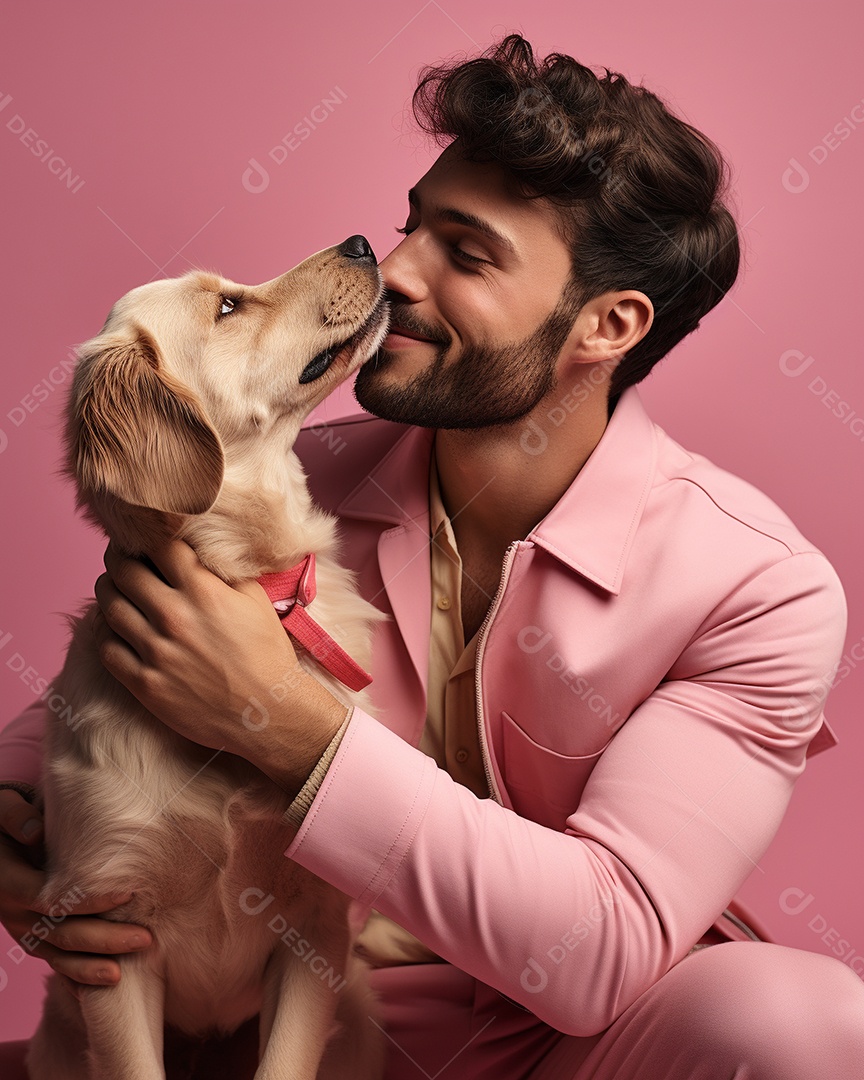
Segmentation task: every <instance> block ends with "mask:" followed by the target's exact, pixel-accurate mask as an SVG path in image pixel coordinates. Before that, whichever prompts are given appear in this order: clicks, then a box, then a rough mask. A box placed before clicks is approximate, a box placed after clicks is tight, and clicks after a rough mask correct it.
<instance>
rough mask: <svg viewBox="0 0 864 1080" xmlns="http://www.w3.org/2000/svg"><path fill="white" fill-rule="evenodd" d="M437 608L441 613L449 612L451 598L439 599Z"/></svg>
mask: <svg viewBox="0 0 864 1080" xmlns="http://www.w3.org/2000/svg"><path fill="white" fill-rule="evenodd" d="M437 607H438V609H439V610H440V611H449V610H450V597H449V596H439V597H438V604H437Z"/></svg>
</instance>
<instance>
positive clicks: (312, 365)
mask: <svg viewBox="0 0 864 1080" xmlns="http://www.w3.org/2000/svg"><path fill="white" fill-rule="evenodd" d="M387 310H388V308H387V302H386V301H385V300H384V299H383V297H382V299H380V300H379V301H378V303H377V304H376V305H375V307H374V308H373V310H372V314H371V315H370V316H369V318H368V319H367V320H366V322H365V323H363V325H362V326H361V327H360V329H359V330H355V331H354V333H353V334H352V335H351V337H349V338H347V339H346V340H345V341H343V342H342V343H341V344H339V345H331V346H330V347H329V348H327V349H322V350H321V352H320V353H318V355H317V356H314V357H313V358H312V359H311V360H310V361H309V363H308V364H307V365H306V367H305V368H303V370H302V371H301V372H300V379H299V381H300V382H301V383H311V382H315V380H316V379H320V378H321V376H322V375H323V374H324V373H325V372H327V371H328V370H329V369H330V367H331V366H332V364H333V361H334V360H336V358H337V357H338V356H339V354H340V353H342V352H343V351H344V350H346V349H348V350H351V351H353V350H354V349H355V348H356V347H358V346H359V345H361V344H362V342H363V339H364V338H365V337H366V336H367V334H370V332H372V331H375V330H377V329H378V327H379V325H380V323H381V320H382V319H383V318H385V317H386V315H387Z"/></svg>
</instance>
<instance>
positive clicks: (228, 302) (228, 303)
mask: <svg viewBox="0 0 864 1080" xmlns="http://www.w3.org/2000/svg"><path fill="white" fill-rule="evenodd" d="M235 307H237V301H236V300H232V299H231V297H230V296H223V297H222V307H221V308H219V314H220V315H230V314H231V312H232V311H233V310H234V308H235Z"/></svg>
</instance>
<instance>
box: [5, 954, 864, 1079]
mask: <svg viewBox="0 0 864 1080" xmlns="http://www.w3.org/2000/svg"><path fill="white" fill-rule="evenodd" d="M372 981H373V985H374V987H375V989H376V991H377V993H378V996H379V999H380V1013H379V1016H378V1023H379V1024H380V1025H381V1026H382V1027H383V1029H384V1031H385V1032H386V1046H387V1063H386V1070H385V1074H384V1078H383V1080H418V1078H420V1077H424V1076H425V1077H430V1078H431V1077H434V1078H436V1080H647V1078H650V1080H659V1078H661V1077H662V1078H663V1080H813V1078H814V1077H830V1080H860V1077H861V1075H862V1072H864V1022H862V1018H864V986H862V984H861V982H860V980H859V979H858V978H857V977H856V976H855V975H854V974H853V973H852V972H851V971H850V970H849V969H848V968H846V967H844V965H843V964H841V963H840V962H839V961H837V960H834V959H832V958H831V957H827V956H819V955H817V954H815V953H808V952H804V951H801V950H797V949H789V948H786V947H785V946H781V945H773V944H761V943H754V942H748V943H740V942H728V943H726V944H724V945H715V946H713V947H711V948H706V949H702V950H700V951H699V952H696V953H694V954H693V956H690V957H687V958H686V959H685V960H683V961H682V962H681V963H680V964H678V965H676V966H675V967H673V968H672V970H671V971H669V972H668V973H667V974H666V975H664V976H663V977H662V978H661V979H660V980H659V981H658V982H657V983H656V984H655V985H654V986H652V987H650V988H649V989H648V990H647V991H646V992H645V993H644V994H643V995H642V996H641V997H640V998H638V999H637V1000H636V1001H635V1002H634V1003H633V1004H632V1005H631V1006H630V1007H629V1008H628V1009H627V1010H626V1011H625V1012H624V1013H623V1014H622V1015H621V1016H620V1017H619V1018H618V1019H617V1020H616V1021H615V1022H614V1023H613V1024H612V1025H611V1026H610V1027H609V1028H608V1029H607V1030H606V1031H605V1032H599V1033H597V1034H596V1035H592V1036H588V1037H585V1038H578V1037H573V1036H567V1035H562V1034H561V1033H560V1032H558V1031H555V1030H553V1029H552V1028H550V1027H548V1026H547V1025H545V1024H543V1023H541V1022H539V1021H538V1020H537V1018H536V1017H535V1016H532V1015H531V1013H529V1012H526V1011H524V1010H523V1009H520V1008H518V1007H517V1006H516V1005H514V1004H512V1003H510V1002H506V1001H504V1000H503V999H502V998H501V997H500V996H499V995H498V994H497V993H495V991H494V990H493V989H492V988H491V987H488V986H484V985H483V984H482V983H478V982H477V981H476V980H474V979H472V978H471V976H469V975H466V974H465V973H464V972H463V971H460V970H459V969H458V968H455V967H452V966H451V965H450V964H415V965H409V966H406V967H393V968H382V969H380V970H378V971H375V972H373V973H372ZM26 1045H27V1044H26V1042H24V1041H21V1042H17V1043H7V1044H5V1045H2V1046H0V1076H2V1077H3V1080H27V1078H26V1073H25V1072H24V1069H23V1064H22V1062H23V1056H24V1053H25V1051H26ZM167 1045H168V1052H167V1054H166V1060H167V1062H168V1067H167V1070H166V1073H167V1080H223V1078H224V1077H227V1076H230V1077H231V1080H251V1078H252V1076H253V1073H254V1069H255V1063H256V1059H257V1022H256V1021H255V1020H251V1021H249V1022H247V1023H246V1024H244V1025H243V1027H241V1028H240V1029H239V1031H238V1032H236V1033H235V1035H234V1036H232V1037H231V1038H229V1039H226V1040H221V1041H219V1042H212V1043H197V1042H194V1041H190V1040H176V1039H174V1040H172V1039H170V1038H169V1040H168V1041H167Z"/></svg>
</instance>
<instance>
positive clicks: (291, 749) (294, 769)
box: [254, 676, 353, 800]
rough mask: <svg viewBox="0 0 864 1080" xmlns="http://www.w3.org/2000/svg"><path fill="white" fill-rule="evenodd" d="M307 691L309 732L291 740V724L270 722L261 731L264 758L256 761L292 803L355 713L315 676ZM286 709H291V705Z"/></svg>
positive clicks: (310, 677) (306, 708)
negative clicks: (264, 739) (338, 733)
mask: <svg viewBox="0 0 864 1080" xmlns="http://www.w3.org/2000/svg"><path fill="white" fill-rule="evenodd" d="M307 690H308V693H307V694H306V695H305V696H304V699H303V700H304V706H305V709H304V712H305V716H306V722H307V727H306V730H305V731H304V732H302V733H297V735H296V736H295V737H294V738H291V737H290V736H287V735H286V733H287V732H289V731H290V730H291V725H290V724H288V723H285V724H282V723H279V722H278V720H277V721H276V722H275V723H274V722H272V721H271V722H270V723H269V724H268V725H267V727H266V728H265V729H263V731H262V735H266V736H267V739H266V742H265V744H264V745H263V746H262V748H261V757H260V758H259V760H257V761H255V762H254V764H255V765H256V766H257V767H258V768H259V769H260V770H261V771H262V772H263V773H265V774H266V775H267V776H269V777H270V779H271V780H273V782H274V783H276V784H277V785H278V786H279V787H280V788H282V790H283V791H284V792H285V793H286V794H287V795H288V796H289V797H290V798H291V799H292V800H293V799H294V798H296V796H297V794H298V793H299V791H300V789H301V788H302V787H303V785H304V784H305V783H306V781H307V780H308V779H309V777H310V775H311V774H312V772H313V771H314V769H315V767H316V766H317V764H318V762H319V761H320V760H321V757H322V755H323V754H324V753H325V751H326V750H327V748H328V746H329V745H330V743H331V742H332V740H333V737H334V736H335V735H336V734H337V732H339V730H340V729H341V728H342V726H343V724H344V723H345V721H346V720H347V719H348V717H349V716H350V715H351V713H352V711H353V709H352V708H350V707H349V706H346V705H343V704H342V702H341V701H338V700H337V699H336V698H335V697H333V695H332V694H331V693H330V692H329V690H327V688H326V687H324V686H322V685H321V683H319V682H318V680H317V679H314V678H313V677H312V676H309V685H308V687H307ZM294 700H295V701H296V700H297V698H296V697H295V698H294ZM286 706H287V708H289V709H291V708H292V706H291V705H290V702H288V703H286ZM293 710H296V706H293ZM293 710H292V711H293Z"/></svg>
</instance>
